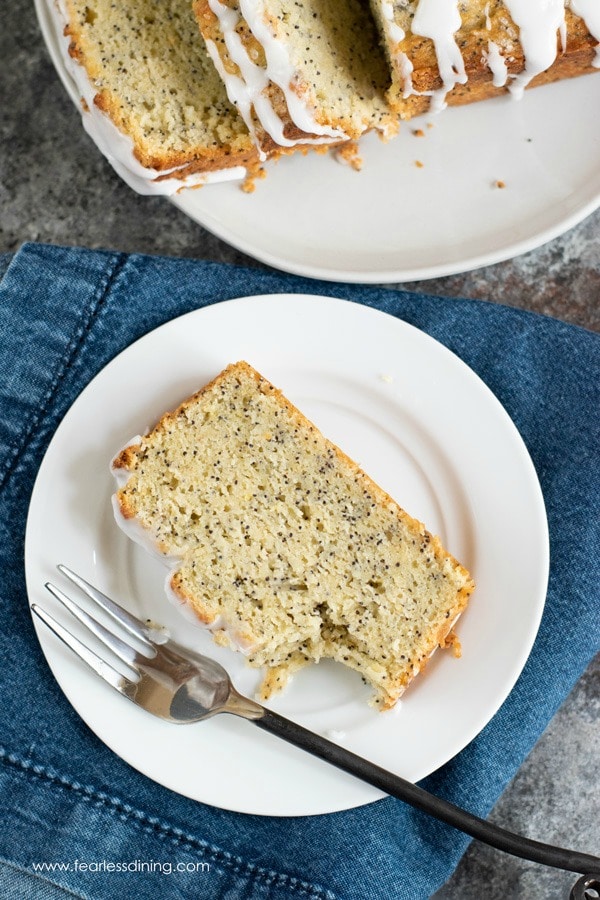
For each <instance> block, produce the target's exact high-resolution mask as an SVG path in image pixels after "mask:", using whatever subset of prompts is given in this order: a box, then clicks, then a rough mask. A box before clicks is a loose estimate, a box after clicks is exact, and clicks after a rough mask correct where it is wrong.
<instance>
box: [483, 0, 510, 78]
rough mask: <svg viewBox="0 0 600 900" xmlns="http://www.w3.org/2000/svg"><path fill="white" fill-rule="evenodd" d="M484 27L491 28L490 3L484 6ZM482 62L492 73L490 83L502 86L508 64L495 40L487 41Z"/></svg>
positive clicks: (506, 76)
mask: <svg viewBox="0 0 600 900" xmlns="http://www.w3.org/2000/svg"><path fill="white" fill-rule="evenodd" d="M485 27H486V28H487V30H488V31H491V30H492V20H491V19H490V4H489V3H487V4H486V7H485ZM483 57H484V62H485V63H486V64H487V65H488V66H489V69H490V71H491V73H492V76H493V80H492V83H493V85H494V87H504V85H505V84H506V82H507V80H508V66H507V65H506V60H505V59H504V56H503V54H502V51H501V50H500V47H499V46H498V44H496V43H495V41H488V48H487V52H485V53H484V54H483Z"/></svg>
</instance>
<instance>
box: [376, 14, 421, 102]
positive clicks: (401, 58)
mask: <svg viewBox="0 0 600 900" xmlns="http://www.w3.org/2000/svg"><path fill="white" fill-rule="evenodd" d="M379 4H380V8H381V15H382V19H383V27H384V29H385V34H386V36H387V38H388V46H389V47H390V53H391V55H392V57H393V59H394V61H395V62H396V63H397V65H398V69H399V70H400V75H401V78H402V91H403V95H404V97H410V95H411V94H414V93H415V92H414V90H413V84H412V73H413V68H414V67H413V64H412V62H411V61H410V59H409V57H408V54H406V53H404V51H402V50H400V49H399V45H400V43H401V42H402V41H403V40H404V38H405V37H406V32H405V31H404V29H403V28H401V27H400V26H399V25H397V24H396V22H395V20H394V3H393V0H379Z"/></svg>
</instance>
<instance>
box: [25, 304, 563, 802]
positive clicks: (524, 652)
mask: <svg viewBox="0 0 600 900" xmlns="http://www.w3.org/2000/svg"><path fill="white" fill-rule="evenodd" d="M282 298H283V299H290V300H293V301H294V302H297V301H301V300H303V299H308V300H310V301H311V302H313V303H319V304H323V303H328V304H332V305H334V306H336V307H339V308H340V309H341V308H342V307H344V308H345V307H348V306H352V307H354V309H355V311H356V310H358V311H359V314H366V315H368V316H369V317H370V316H372V315H374V316H376V317H382V318H384V319H386V320H388V319H392V320H393V322H394V323H396V324H397V325H398V326H399V327H400V329H406V330H407V332H408V333H411V334H412V333H414V332H416V333H417V334H418V335H419V336H420V338H422V339H424V340H425V341H426V342H431V344H432V345H435V346H436V350H437V351H438V352H439V351H440V350H441V351H442V352H443V353H444V354H447V355H448V356H450V357H452V358H453V360H454V362H455V363H458V364H459V366H460V367H463V369H464V370H467V371H468V373H470V377H472V378H474V379H475V380H476V381H477V382H478V387H479V388H483V389H484V392H485V393H486V395H488V397H489V398H490V399H491V400H492V402H493V403H494V405H495V407H496V412H498V413H500V414H501V415H502V416H503V417H504V420H505V422H504V424H505V426H506V425H507V426H508V428H509V429H510V430H511V431H512V435H511V436H512V438H513V439H514V438H517V439H518V445H519V452H520V454H521V460H520V461H521V462H523V461H525V464H526V465H527V466H528V467H529V478H530V479H531V478H533V482H532V485H533V486H534V487H535V490H536V495H537V499H538V501H539V504H541V506H540V505H538V507H537V509H536V515H537V514H538V513H541V516H542V518H541V521H540V522H539V523H538V524H540V525H541V526H542V528H543V534H541V536H540V535H538V537H541V538H542V543H543V550H544V559H542V560H541V561H540V560H538V565H540V564H541V568H542V569H543V570H544V574H543V575H542V576H541V582H540V584H539V591H540V597H539V599H538V602H537V604H536V606H535V610H536V615H535V616H534V617H533V619H532V622H530V626H529V631H530V635H529V638H530V639H529V640H528V642H526V644H525V645H523V646H522V648H521V652H520V654H518V658H517V659H516V660H515V661H514V664H513V666H512V668H511V674H510V677H509V678H508V679H507V678H506V676H505V677H504V682H505V684H504V687H503V689H502V691H501V692H500V694H499V695H498V696H499V699H498V698H496V702H495V703H494V704H493V707H490V708H489V709H486V711H485V713H483V714H482V715H481V716H480V717H479V719H478V721H477V723H476V724H474V725H473V726H472V728H471V729H470V733H469V735H468V736H467V739H466V740H463V738H459V739H458V740H455V742H454V743H455V746H454V748H451V749H450V751H449V753H447V754H446V755H445V756H444V758H443V759H442V760H441V761H440V762H439V763H438V764H437V765H436V766H434V768H433V769H431V770H430V771H435V770H436V769H437V768H439V767H440V766H442V765H444V764H445V763H447V762H448V761H449V760H450V759H451V758H453V756H455V755H456V753H457V752H460V750H462V749H463V748H464V747H465V746H467V745H468V744H469V743H470V742H471V741H472V740H473V739H474V738H475V737H476V736H477V734H479V732H480V731H481V730H482V728H483V727H485V725H486V724H487V722H489V721H490V719H491V718H492V717H493V716H494V715H495V713H496V712H497V711H498V709H499V708H500V706H501V705H502V704H503V703H504V701H505V700H506V698H507V697H508V695H509V694H510V692H511V691H512V689H513V688H514V685H515V683H516V681H517V680H518V678H519V676H520V674H521V672H522V670H523V668H524V666H525V663H526V661H527V659H528V657H529V655H530V653H531V649H532V647H533V644H534V641H535V638H536V635H537V632H538V630H539V624H540V620H541V616H542V613H543V609H544V605H545V597H546V590H547V584H548V575H549V532H548V522H547V517H546V514H545V504H544V498H543V494H542V491H541V487H540V484H539V480H538V478H537V473H536V470H535V467H534V464H533V461H532V460H531V457H530V455H529V451H528V450H527V447H526V445H525V443H524V441H523V439H522V437H521V435H520V433H519V431H518V429H517V427H516V425H515V424H514V422H513V421H512V419H511V418H510V416H509V415H508V412H507V411H506V409H505V408H504V406H503V405H502V404H501V403H500V401H499V400H498V398H497V397H496V396H495V394H494V393H493V392H492V391H491V389H490V388H489V387H488V386H487V385H486V384H485V382H484V381H483V380H482V379H481V378H480V376H479V375H478V374H477V373H476V372H475V371H474V370H473V369H472V368H471V367H470V366H468V365H467V364H466V363H465V362H464V361H463V360H462V359H461V358H460V357H459V356H457V354H455V353H454V352H453V351H452V350H450V349H449V348H448V347H446V346H445V345H444V344H442V343H441V342H440V341H438V340H437V339H435V338H433V337H432V336H431V335H429V334H428V333H427V332H426V331H423V330H421V329H419V328H417V327H416V326H414V325H412V324H410V323H408V322H406V321H404V320H403V319H401V318H399V317H396V316H394V315H391V314H390V313H387V312H384V311H383V310H380V309H377V308H374V307H371V306H368V305H365V304H361V303H358V302H356V301H352V300H346V299H341V298H336V297H328V296H321V295H315V294H257V295H249V296H246V297H237V298H233V299H231V300H225V301H221V302H220V303H215V304H210V305H208V306H205V307H201V308H199V309H195V310H192V311H190V312H187V313H183V314H182V315H179V316H175V317H173V318H172V319H169V320H167V321H166V322H164V323H163V324H162V325H159V326H157V327H156V328H154V329H152V330H151V331H149V332H147V333H146V334H144V335H143V336H141V337H140V338H138V339H136V340H135V341H132V342H131V343H130V344H129V345H128V346H127V347H126V348H125V349H124V350H122V351H121V352H120V353H118V354H117V355H116V356H115V357H113V359H112V360H110V362H108V363H107V364H106V365H105V366H103V367H102V368H101V369H100V371H99V372H98V373H97V374H96V375H94V376H93V378H92V379H91V380H90V381H89V382H88V384H87V385H86V386H85V387H84V389H83V390H82V391H81V392H80V394H79V395H78V397H77V398H76V400H75V401H74V402H73V403H72V404H71V405H70V407H69V409H68V410H67V412H66V413H65V415H64V417H63V418H62V419H61V422H60V423H59V425H58V426H57V428H56V430H55V432H54V434H53V436H52V439H51V441H50V443H49V445H48V447H47V449H46V452H45V454H44V457H43V460H42V462H41V464H40V468H39V470H38V473H37V475H36V479H35V483H34V487H33V491H32V495H31V500H30V505H29V509H28V515H27V526H26V534H25V554H24V556H25V574H26V586H27V597H28V599H29V602H31V599H32V597H33V596H34V590H35V588H36V587H37V585H32V583H31V578H32V572H31V569H32V567H33V566H34V564H33V563H32V562H31V560H32V553H33V554H34V553H35V551H34V550H32V546H31V544H32V540H33V537H32V534H33V527H32V521H33V518H34V515H35V513H36V510H37V505H38V503H39V499H38V497H39V494H40V492H41V491H42V487H43V482H44V478H45V465H46V460H47V459H50V458H51V452H52V448H53V446H55V444H56V443H58V441H59V440H60V434H61V429H62V426H63V423H64V422H65V420H66V419H67V418H68V417H69V416H70V415H71V414H72V410H73V409H74V407H76V406H77V410H79V409H80V408H81V407H82V406H83V405H84V404H86V403H87V402H88V399H89V392H90V391H93V389H94V388H93V385H94V383H95V382H96V380H97V379H100V378H101V377H102V376H103V373H104V372H105V370H106V369H107V368H109V367H112V366H113V364H114V363H115V361H117V360H119V359H123V358H125V357H126V356H127V355H128V354H129V352H130V350H131V349H132V348H133V347H134V346H135V345H137V344H139V343H141V342H144V341H145V340H146V338H149V337H150V336H153V335H155V334H156V333H157V332H160V331H162V330H164V329H166V328H169V327H181V322H182V320H186V319H189V318H190V317H198V316H200V321H202V314H206V313H207V312H210V311H211V310H212V311H215V310H219V311H220V312H222V311H223V309H224V308H229V309H231V308H233V307H234V306H235V305H236V304H239V303H247V302H248V301H251V302H254V303H261V302H263V303H264V302H266V303H267V304H273V303H280V301H281V299H282ZM174 323H179V324H177V325H175V326H174ZM32 615H33V614H32ZM34 627H35V631H36V635H37V638H38V641H39V643H40V646H41V649H42V653H43V655H44V657H45V659H46V661H47V663H48V665H49V667H50V669H51V671H52V673H53V675H54V677H55V679H56V681H57V683H58V685H59V688H60V690H61V692H62V693H63V695H64V696H65V698H66V699H67V701H68V702H69V703H70V705H71V706H72V707H73V709H74V710H75V712H76V713H77V715H78V716H79V717H80V718H81V719H82V720H83V721H84V722H85V723H86V724H87V725H88V727H90V728H91V730H92V731H94V733H95V734H96V735H97V736H98V738H99V739H100V740H101V741H102V742H103V743H104V744H105V745H106V746H108V747H109V748H110V749H111V750H112V751H113V752H114V753H116V755H118V756H119V757H120V758H121V759H124V760H126V762H128V763H129V764H130V765H132V766H133V767H134V768H136V769H137V771H140V772H142V773H143V774H145V775H146V776H147V777H150V778H152V779H153V780H154V781H157V782H158V783H160V784H163V785H164V786H166V787H170V788H171V789H172V790H175V791H177V792H178V793H180V794H184V795H185V796H190V797H192V799H196V800H200V801H201V802H207V803H211V804H212V805H215V806H218V807H219V808H222V809H231V810H233V811H237V812H249V813H254V814H266V815H275V816H278V815H281V816H290V815H291V816H296V815H313V814H323V813H328V812H335V811H339V810H341V809H350V808H356V807H358V806H361V805H365V804H367V803H370V802H373V801H376V800H377V799H378V796H381V794H380V792H377V791H375V789H371V791H372V794H371V795H370V796H368V797H367V798H365V799H361V800H360V801H356V798H354V799H353V800H352V801H351V802H349V803H348V804H347V805H341V806H340V805H336V806H335V807H331V808H329V807H328V808H318V809H316V810H314V811H307V810H301V811H291V812H290V810H289V809H284V810H278V809H270V810H268V811H265V810H260V811H259V812H258V813H257V812H256V810H253V809H248V808H242V807H239V806H231V805H221V804H217V803H214V802H213V801H211V800H206V799H203V798H202V797H198V796H196V795H193V794H190V793H186V791H185V790H182V789H181V788H180V787H174V786H173V785H172V784H169V783H167V782H165V781H164V780H161V779H158V778H156V777H155V776H154V775H151V774H149V773H148V771H147V770H146V769H144V767H143V766H140V764H139V759H138V760H137V761H133V760H132V759H130V758H127V757H126V756H124V755H123V754H122V753H120V752H119V750H117V749H115V747H114V746H113V741H112V740H107V736H106V735H105V734H101V733H99V732H98V731H97V730H96V728H94V726H93V725H91V724H90V722H89V720H88V718H89V717H88V716H86V715H84V714H83V713H82V712H81V711H80V709H79V708H78V706H77V705H76V703H75V702H74V701H73V699H72V697H71V696H70V694H69V692H68V690H65V688H64V687H63V684H62V683H61V679H60V677H59V676H58V674H57V672H56V671H55V666H54V665H53V662H52V658H51V657H52V651H50V654H48V653H47V648H46V644H47V643H50V646H51V637H50V636H49V635H48V634H46V633H45V631H44V630H43V627H42V625H41V624H40V623H38V622H37V621H36V620H35V617H34ZM42 634H43V635H44V637H43V638H42V636H41V635H42ZM49 656H50V658H49ZM507 685H508V686H507ZM115 697H116V695H115ZM108 702H109V703H110V702H111V701H110V700H109V701H108ZM425 774H429V772H427V773H425ZM421 777H425V775H422V776H421ZM375 795H377V796H375Z"/></svg>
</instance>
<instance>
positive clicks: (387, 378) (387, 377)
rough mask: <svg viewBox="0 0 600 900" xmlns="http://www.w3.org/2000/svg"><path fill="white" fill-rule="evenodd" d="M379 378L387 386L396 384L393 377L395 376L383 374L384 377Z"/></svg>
mask: <svg viewBox="0 0 600 900" xmlns="http://www.w3.org/2000/svg"><path fill="white" fill-rule="evenodd" d="M379 378H380V379H381V381H385V383H386V384H393V383H394V376H393V375H386V374H382V375H380V376H379Z"/></svg>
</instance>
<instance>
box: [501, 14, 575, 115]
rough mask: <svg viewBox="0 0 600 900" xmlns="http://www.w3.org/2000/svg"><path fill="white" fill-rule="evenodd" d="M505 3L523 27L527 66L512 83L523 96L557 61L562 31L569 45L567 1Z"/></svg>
mask: <svg viewBox="0 0 600 900" xmlns="http://www.w3.org/2000/svg"><path fill="white" fill-rule="evenodd" d="M504 4H505V6H506V8H507V9H508V11H509V13H510V15H511V18H512V20H513V22H514V23H515V25H517V26H518V28H519V41H520V43H521V47H522V48H523V56H524V57H525V69H524V70H523V72H520V73H519V74H518V75H514V76H513V78H512V80H511V81H510V83H509V85H508V89H509V91H510V92H511V94H512V95H513V96H514V97H516V98H517V99H520V98H521V97H522V96H523V92H524V90H525V88H526V87H527V85H528V84H529V83H530V82H531V80H532V79H533V78H535V76H536V75H539V74H540V73H541V72H544V71H545V70H546V69H548V68H550V66H551V65H552V63H553V62H554V61H555V59H556V50H557V47H556V45H557V41H556V35H557V33H558V32H560V34H561V38H562V44H563V47H564V45H565V40H566V36H565V29H566V25H565V4H564V0H504Z"/></svg>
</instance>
